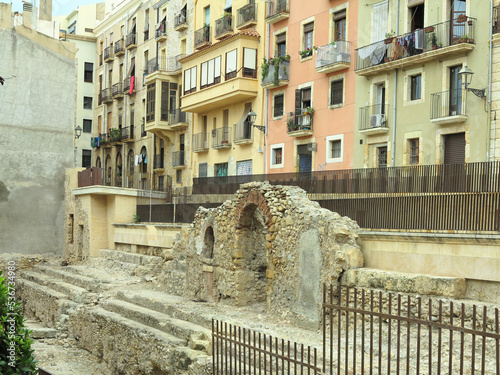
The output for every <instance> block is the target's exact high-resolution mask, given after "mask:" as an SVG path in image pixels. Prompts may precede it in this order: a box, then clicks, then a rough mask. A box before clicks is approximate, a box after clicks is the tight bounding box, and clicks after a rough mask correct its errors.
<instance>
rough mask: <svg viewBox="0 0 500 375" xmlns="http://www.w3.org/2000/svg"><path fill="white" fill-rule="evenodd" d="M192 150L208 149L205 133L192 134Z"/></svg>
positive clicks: (202, 150) (201, 150) (203, 150)
mask: <svg viewBox="0 0 500 375" xmlns="http://www.w3.org/2000/svg"><path fill="white" fill-rule="evenodd" d="M191 150H192V151H193V152H205V151H208V136H207V133H197V134H193V143H192V144H191Z"/></svg>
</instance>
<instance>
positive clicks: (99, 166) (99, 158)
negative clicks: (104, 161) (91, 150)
mask: <svg viewBox="0 0 500 375" xmlns="http://www.w3.org/2000/svg"><path fill="white" fill-rule="evenodd" d="M95 166H96V167H97V168H101V157H100V156H98V157H97V159H96V160H95Z"/></svg>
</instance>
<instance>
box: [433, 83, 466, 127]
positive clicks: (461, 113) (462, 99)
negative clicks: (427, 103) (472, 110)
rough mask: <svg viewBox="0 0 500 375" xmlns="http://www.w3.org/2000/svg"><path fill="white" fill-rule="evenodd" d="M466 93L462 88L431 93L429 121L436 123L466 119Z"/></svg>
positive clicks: (450, 122) (445, 123)
mask: <svg viewBox="0 0 500 375" xmlns="http://www.w3.org/2000/svg"><path fill="white" fill-rule="evenodd" d="M466 104H467V95H466V91H465V90H463V89H455V90H448V91H443V92H437V93H434V94H431V122H432V123H433V124H437V125H448V124H455V123H458V122H464V121H465V120H467V112H466Z"/></svg>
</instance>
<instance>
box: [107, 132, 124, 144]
mask: <svg viewBox="0 0 500 375" xmlns="http://www.w3.org/2000/svg"><path fill="white" fill-rule="evenodd" d="M108 135H109V142H110V143H111V144H114V145H117V144H122V143H123V140H122V129H121V128H111V129H109V133H108Z"/></svg>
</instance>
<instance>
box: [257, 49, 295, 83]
mask: <svg viewBox="0 0 500 375" xmlns="http://www.w3.org/2000/svg"><path fill="white" fill-rule="evenodd" d="M283 61H290V55H285V56H278V57H274V58H273V57H271V58H269V60H266V59H265V58H264V59H263V63H262V65H261V69H262V72H261V73H262V81H264V80H265V79H266V77H267V75H268V73H269V68H270V66H271V65H272V66H274V77H273V83H274V86H278V85H279V78H280V77H279V72H280V64H281V63H282V62H283ZM283 74H284V75H286V74H287V71H286V67H285V66H283Z"/></svg>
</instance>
